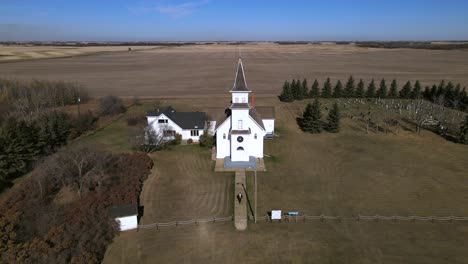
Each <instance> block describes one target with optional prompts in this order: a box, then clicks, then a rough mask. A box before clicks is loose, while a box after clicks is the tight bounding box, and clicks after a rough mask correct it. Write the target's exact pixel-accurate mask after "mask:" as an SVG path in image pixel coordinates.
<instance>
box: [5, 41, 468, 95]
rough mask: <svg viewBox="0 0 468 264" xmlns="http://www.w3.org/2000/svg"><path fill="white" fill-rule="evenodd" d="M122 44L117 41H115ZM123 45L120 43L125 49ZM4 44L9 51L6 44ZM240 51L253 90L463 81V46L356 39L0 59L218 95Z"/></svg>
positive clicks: (108, 81) (108, 87)
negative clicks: (366, 43)
mask: <svg viewBox="0 0 468 264" xmlns="http://www.w3.org/2000/svg"><path fill="white" fill-rule="evenodd" d="M119 48H121V49H122V47H119ZM4 49H5V47H0V53H4ZM124 50H125V49H124ZM8 52H13V51H12V50H8ZM239 52H240V53H241V55H242V58H243V60H244V67H245V71H246V78H247V82H248V84H249V85H250V87H251V88H252V89H253V91H254V92H255V93H256V94H257V95H261V96H265V95H270V96H271V95H277V94H278V93H279V91H280V89H281V86H282V84H283V82H284V80H286V79H292V78H299V79H302V78H308V79H313V78H318V79H319V80H320V81H323V80H324V79H325V78H326V77H328V76H329V77H331V78H332V79H334V80H336V79H346V78H347V77H348V76H349V75H350V74H352V75H354V76H355V78H363V79H365V80H369V79H371V78H376V79H379V78H386V79H393V78H397V79H398V80H399V82H400V85H402V83H403V82H404V81H406V80H420V81H421V82H422V84H423V85H427V84H433V83H436V82H439V81H440V80H441V79H446V80H451V81H453V82H460V83H461V84H462V85H465V86H466V85H468V63H467V61H468V51H437V50H413V49H370V48H359V47H356V46H354V45H333V44H306V45H278V44H274V43H249V44H245V45H227V44H212V45H195V46H181V47H158V48H153V49H142V50H137V51H132V52H128V51H115V52H100V53H95V54H88V55H87V56H76V57H68V58H57V59H47V60H28V61H19V62H10V63H1V64H0V77H2V78H18V79H32V78H36V79H50V80H65V81H72V82H74V81H76V82H80V83H83V84H84V85H86V86H87V87H88V88H89V90H90V92H91V94H93V95H95V96H103V95H107V94H114V95H118V96H128V97H132V96H139V97H193V96H197V97H203V96H224V95H226V90H227V89H229V88H230V86H231V85H232V82H233V79H234V73H235V67H236V59H237V57H238V56H239Z"/></svg>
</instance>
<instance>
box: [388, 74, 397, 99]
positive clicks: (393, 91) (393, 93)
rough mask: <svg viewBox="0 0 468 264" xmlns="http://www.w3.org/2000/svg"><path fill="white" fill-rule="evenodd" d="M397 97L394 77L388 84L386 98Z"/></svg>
mask: <svg viewBox="0 0 468 264" xmlns="http://www.w3.org/2000/svg"><path fill="white" fill-rule="evenodd" d="M397 97H398V85H397V82H396V80H395V79H393V81H392V84H390V92H389V93H388V98H392V99H395V98H397Z"/></svg>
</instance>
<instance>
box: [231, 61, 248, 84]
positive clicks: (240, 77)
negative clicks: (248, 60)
mask: <svg viewBox="0 0 468 264" xmlns="http://www.w3.org/2000/svg"><path fill="white" fill-rule="evenodd" d="M231 92H250V89H249V87H247V82H246V81H245V74H244V66H243V65H242V58H240V57H239V61H238V62H237V72H236V78H235V79H234V85H233V87H232V89H231Z"/></svg>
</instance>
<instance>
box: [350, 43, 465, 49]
mask: <svg viewBox="0 0 468 264" xmlns="http://www.w3.org/2000/svg"><path fill="white" fill-rule="evenodd" d="M356 45H357V46H359V47H364V48H385V49H400V48H407V49H431V50H458V49H468V43H463V42H460V43H457V42H451V43H447V44H445V43H431V42H410V41H391V42H374V41H370V42H356Z"/></svg>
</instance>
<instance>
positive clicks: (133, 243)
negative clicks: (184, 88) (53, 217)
mask: <svg viewBox="0 0 468 264" xmlns="http://www.w3.org/2000/svg"><path fill="white" fill-rule="evenodd" d="M211 101H212V100H210V99H203V98H197V99H182V98H179V99H167V100H164V103H165V104H171V105H175V106H177V107H178V108H179V109H187V108H189V107H190V106H191V105H192V109H194V110H202V109H203V106H206V105H207V104H210V105H213V106H222V105H223V103H224V102H223V101H222V100H217V101H216V102H213V103H212V102H211ZM322 102H323V103H324V104H325V105H329V104H330V103H331V102H330V101H326V100H323V101H322ZM305 103H306V101H302V102H295V103H290V104H288V103H280V102H278V100H277V99H275V98H266V97H264V98H259V99H258V100H257V105H274V106H275V107H276V113H277V116H276V118H277V122H276V126H277V128H278V133H279V134H280V137H279V138H275V139H274V140H268V141H266V145H265V152H266V153H267V154H269V155H272V157H271V158H266V159H265V162H266V166H267V169H268V171H267V172H262V173H259V174H258V179H259V187H258V213H259V215H264V214H265V213H266V212H267V211H270V210H272V209H282V210H285V211H299V212H300V213H302V214H313V215H319V214H326V215H340V216H344V217H346V216H348V217H349V216H353V215H357V214H362V215H375V214H380V215H421V216H430V215H434V216H448V215H460V216H467V215H468V207H467V204H468V194H467V193H468V192H467V186H468V178H467V171H468V170H467V167H466V166H467V165H466V157H468V148H467V147H466V146H463V145H459V144H455V143H452V142H449V141H446V140H444V139H443V138H441V137H439V136H437V135H435V134H433V133H431V132H428V131H423V132H422V133H421V135H419V136H418V135H416V134H415V133H413V132H410V131H401V132H399V133H398V134H392V133H390V134H384V133H374V132H371V133H370V134H366V133H365V129H364V127H363V126H362V125H361V124H360V123H358V122H357V121H356V120H351V119H345V120H343V128H342V132H340V133H338V134H329V133H322V134H320V135H312V134H305V133H302V132H301V131H300V130H299V129H298V127H297V125H296V123H295V118H296V116H297V113H299V112H300V111H301V110H302V109H303V107H304V105H305ZM152 104H153V103H152V102H149V101H147V102H145V106H143V107H142V108H149V107H150V106H151V105H152ZM124 129H125V127H124V126H122V127H121V129H120V131H122V130H124ZM99 133H103V135H102V137H99V136H98V137H97V141H99V138H104V137H106V134H107V133H110V134H112V135H114V136H113V137H112V138H116V141H115V143H116V144H118V142H119V141H118V139H117V138H118V137H117V136H115V135H116V133H118V132H116V130H115V129H109V130H107V131H106V129H104V130H102V131H101V132H99ZM122 135H123V134H122ZM107 144H108V146H112V142H107ZM153 158H154V161H155V170H154V173H153V174H152V175H151V176H150V177H149V179H148V180H147V181H146V182H145V185H144V190H143V193H142V195H141V203H142V205H143V206H144V207H145V210H144V212H145V213H144V215H143V218H142V219H141V221H142V223H144V224H148V223H152V222H165V221H171V220H176V219H177V220H187V219H191V218H194V217H203V218H204V217H210V216H220V217H221V216H227V215H230V214H231V213H232V211H231V210H232V196H233V191H232V190H233V189H231V188H232V187H233V186H232V184H233V174H232V173H213V172H212V169H213V162H212V161H210V160H209V152H208V151H207V150H203V149H201V148H198V146H178V147H177V148H174V149H172V150H165V151H162V152H159V153H156V154H154V155H153ZM248 176H249V175H248ZM247 188H248V190H249V193H250V196H251V199H253V193H252V189H253V185H252V181H248V186H247ZM226 195H228V197H226ZM229 195H231V198H230V197H229ZM467 245H468V223H464V222H453V223H450V222H434V223H432V222H419V221H417V222H415V223H413V222H406V221H396V222H393V221H379V222H375V221H362V220H361V221H360V222H356V221H355V220H344V221H342V222H338V221H324V222H320V221H318V220H316V221H313V220H308V221H306V222H305V223H304V222H300V223H284V222H283V223H266V222H259V223H257V224H254V223H252V222H249V227H248V230H247V231H245V232H239V231H236V230H235V229H234V227H233V223H232V222H227V223H215V224H213V223H209V224H198V225H191V226H179V227H170V228H165V229H161V230H156V229H142V230H139V231H138V232H133V231H132V232H125V233H122V234H121V235H120V236H119V237H117V238H116V239H115V241H114V243H113V244H112V245H111V246H110V247H109V248H108V250H107V252H106V257H105V259H104V263H136V262H138V263H155V262H157V263H181V262H182V263H467V262H468V251H466V247H467Z"/></svg>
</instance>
